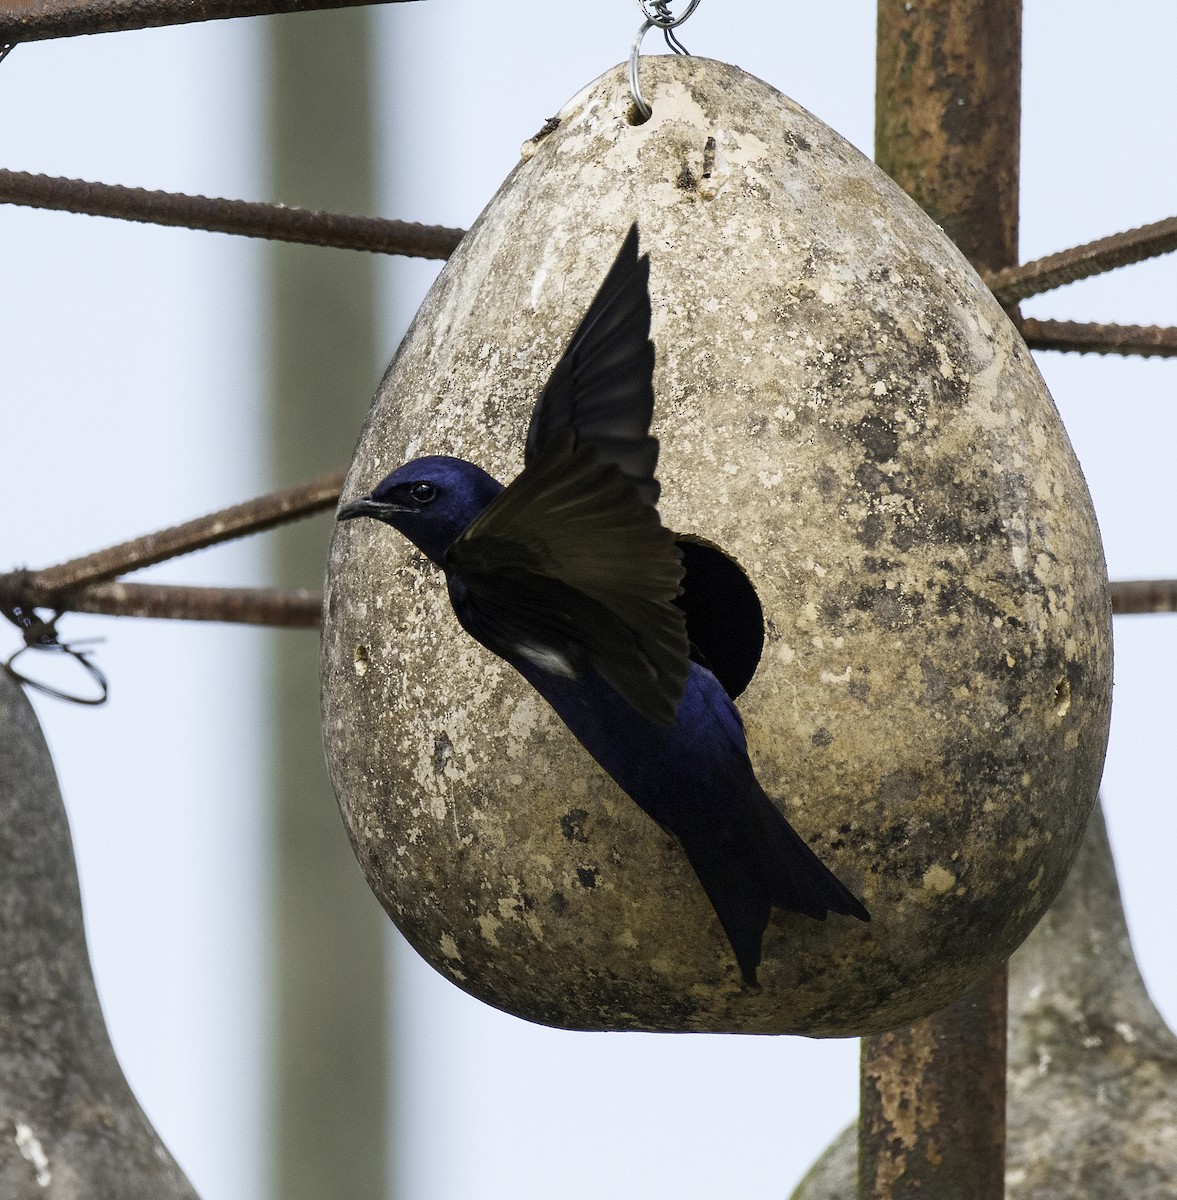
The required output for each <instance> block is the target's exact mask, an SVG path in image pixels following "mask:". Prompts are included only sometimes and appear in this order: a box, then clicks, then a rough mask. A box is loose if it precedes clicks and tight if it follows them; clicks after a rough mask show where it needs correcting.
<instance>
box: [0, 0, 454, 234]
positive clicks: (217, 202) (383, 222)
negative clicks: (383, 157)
mask: <svg viewBox="0 0 1177 1200" xmlns="http://www.w3.org/2000/svg"><path fill="white" fill-rule="evenodd" d="M0 3H3V0H0ZM0 203H4V204H20V205H24V206H26V207H29V208H46V209H52V210H56V211H58V212H73V213H85V214H88V215H90V216H95V217H115V218H118V219H119V220H122V221H140V222H145V223H148V224H153V225H172V226H181V227H183V228H185V229H204V230H208V231H210V232H213V233H235V234H240V235H243V236H245V237H259V238H270V239H274V240H278V241H285V242H300V243H302V244H304V245H310V246H332V247H334V248H336V249H342V250H370V251H372V252H373V253H376V254H403V255H407V256H409V257H413V258H448V257H449V256H450V254H452V253H453V250H454V247H455V246H457V244H458V243H459V242H460V241H461V240H462V236H463V234H464V233H465V230H463V229H452V228H449V227H447V226H444V225H419V224H416V223H414V222H411V221H393V220H388V219H385V218H382V217H353V216H347V215H345V214H343V213H329V212H319V211H316V210H313V209H308V208H288V207H286V206H285V205H283V204H262V203H258V202H256V201H252V200H223V199H219V198H216V197H210V196H187V195H184V194H182V193H179V192H159V191H148V190H147V189H146V188H133V187H123V186H121V185H119V184H112V183H91V182H88V181H86V180H84V179H63V178H60V177H57V176H52V175H32V174H29V173H28V172H26V171H8V170H3V169H0Z"/></svg>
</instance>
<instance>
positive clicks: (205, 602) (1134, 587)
mask: <svg viewBox="0 0 1177 1200" xmlns="http://www.w3.org/2000/svg"><path fill="white" fill-rule="evenodd" d="M26 577H27V576H26ZM1111 593H1112V612H1113V613H1115V614H1116V616H1134V615H1147V614H1158V613H1174V612H1177V579H1131V580H1122V581H1119V582H1116V583H1113V584H1112V585H1111ZM0 594H3V595H4V596H6V597H9V598H11V599H12V600H14V601H16V602H17V603H20V604H22V605H24V606H26V607H38V608H52V609H56V610H58V611H60V612H84V613H97V614H100V615H102V616H108V617H154V618H160V619H170V620H174V621H225V622H230V623H235V624H243V625H269V626H273V627H274V628H278V629H317V628H318V626H319V620H320V615H321V612H322V608H323V593H322V592H320V591H317V590H315V589H313V588H294V589H287V588H252V587H239V588H238V587H198V586H185V585H180V584H168V583H157V584H147V583H124V582H122V581H119V582H115V583H95V584H87V585H86V586H84V587H80V588H75V589H73V590H70V591H63V592H53V593H45V592H33V591H31V590H29V589H27V587H24V586H23V585H22V583H21V577H20V576H19V575H18V574H17V573H16V572H13V573H11V574H9V575H6V576H3V577H0Z"/></svg>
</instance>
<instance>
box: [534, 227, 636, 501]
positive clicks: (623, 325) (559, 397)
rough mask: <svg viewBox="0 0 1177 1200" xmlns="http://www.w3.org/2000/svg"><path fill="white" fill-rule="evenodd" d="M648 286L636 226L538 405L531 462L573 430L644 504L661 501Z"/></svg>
mask: <svg viewBox="0 0 1177 1200" xmlns="http://www.w3.org/2000/svg"><path fill="white" fill-rule="evenodd" d="M649 282H650V257H649V255H647V254H643V255H641V256H640V257H639V256H638V227H637V225H636V224H635V225H632V226H631V227H630V230H629V233H628V235H627V236H626V239H625V242H624V243H623V244H622V247H621V250H620V251H619V253H618V255H617V258H616V260H615V261H614V263H613V266H612V267H611V268H610V269H609V274H608V275H606V276H605V281H604V283H602V284H601V287H600V290H599V291H598V292H597V294H596V297H595V298H594V300H593V302H592V304H590V305H589V309H588V312H586V313H585V315H584V319H583V320H582V321H581V322H580V326H579V327H578V328H577V330H576V332H575V333H574V334H573V335H572V339H571V341H569V343H568V347H567V349H566V350H565V351H564V353H563V355H562V356H561V358H560V361H559V362H558V363H557V364H556V367H555V369H554V370H553V371H552V374H551V377H550V378H549V379H548V382H547V384H546V386H545V387H544V390H543V392H542V393H541V394H540V397H539V399H538V400H537V401H536V404H535V408H534V409H533V410H532V414H531V424H530V425H529V426H528V430H527V446H526V450H525V455H524V457H525V461H526V462H528V463H530V462H531V461H532V459H533V458H535V457H536V456H537V455H538V454H540V453H541V452H542V451H543V450H544V449H546V448H547V447H548V446H550V445H551V444H552V443H553V442H554V441H555V440H557V439H559V438H561V437H563V436H564V435H566V434H568V433H571V434H572V435H573V437H574V439H575V442H574V444H575V445H577V446H583V445H586V444H591V445H594V446H596V447H597V450H598V451H599V452H600V456H601V460H602V461H603V462H611V463H616V464H617V466H618V467H620V468H621V472H622V474H624V475H625V477H626V478H627V479H628V480H629V481H630V482H631V483H632V484H633V485H634V486H635V487H636V488H637V490H638V494H639V496H640V497H641V498H642V500H644V501H645V502H646V503H647V504H657V503H658V490H659V489H658V481H657V480H656V479H655V478H654V471H655V469H656V467H657V465H658V440H657V438H654V437H651V436H650V420H651V417H652V416H653V413H654V384H653V377H654V346H653V344H652V343H651V341H650V291H649Z"/></svg>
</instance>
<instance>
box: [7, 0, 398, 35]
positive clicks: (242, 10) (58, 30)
mask: <svg viewBox="0 0 1177 1200" xmlns="http://www.w3.org/2000/svg"><path fill="white" fill-rule="evenodd" d="M406 2H407V0H0V44H3V43H16V42H36V41H41V40H43V39H45V38H59V37H77V36H78V35H79V34H84V33H115V32H117V31H118V30H122V29H151V28H155V27H158V26H161V25H186V24H189V23H191V22H193V21H216V20H220V19H222V18H225V17H261V16H269V15H271V14H273V13H284V12H309V11H311V10H312V9H316V8H351V7H354V6H356V5H359V4H398V3H406Z"/></svg>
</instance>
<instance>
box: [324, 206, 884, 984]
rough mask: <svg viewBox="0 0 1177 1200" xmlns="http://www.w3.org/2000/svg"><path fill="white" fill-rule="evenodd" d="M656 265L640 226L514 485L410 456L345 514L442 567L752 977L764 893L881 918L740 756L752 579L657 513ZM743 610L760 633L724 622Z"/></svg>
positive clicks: (556, 374) (564, 364)
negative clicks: (643, 250) (689, 880)
mask: <svg viewBox="0 0 1177 1200" xmlns="http://www.w3.org/2000/svg"><path fill="white" fill-rule="evenodd" d="M649 274H650V263H649V255H640V256H639V254H638V229H637V226H636V224H635V225H634V226H633V227H632V228H631V229H630V231H629V234H628V236H627V237H626V239H625V242H624V244H623V245H622V247H621V251H620V253H619V254H618V256H617V259H616V261H615V262H614V263H613V266H612V267H611V269H610V270H609V273H608V275H607V276H606V278H605V281H604V283H603V284H602V285H601V288H600V290H599V291H598V293H597V295H596V297H595V299H594V300H593V302H592V304H591V305H590V306H589V309H588V311H587V313H586V314H585V316H584V319H583V320H582V321H581V323H580V325H579V327H578V328H577V330H576V332H575V333H574V334H573V336H572V339H571V341H570V342H569V343H568V347H567V349H566V350H565V351H564V353H563V355H562V356H561V358H560V360H559V362H558V363H557V364H556V366H555V369H554V370H553V371H552V374H551V376H550V378H549V380H548V382H547V384H546V385H545V387H544V389H543V391H542V393H541V395H540V397H539V399H538V401H537V402H536V405H535V408H534V411H533V413H532V416H531V422H530V425H529V428H528V431H527V440H526V445H525V452H524V467H523V470H522V471H521V472H520V474H519V475H517V476H516V477H515V478H514V479H513V480H512V481H511V482H510V483H509V484H508V485H507V486H506V487H504V486H503V485H502V484H501V483H499V482H498V481H497V480H495V479H493V478H492V477H491V476H490V475H488V474H487V472H486V471H484V470H482V468H481V467H478V466H475V465H474V464H473V463H469V462H465V461H464V460H462V459H458V458H450V457H446V456H440V455H439V456H431V457H427V458H418V459H415V460H413V461H412V462H409V463H406V464H405V465H404V466H402V467H398V468H397V469H396V470H395V471H393V472H392V474H391V475H389V476H387V477H386V478H385V479H383V480H382V481H381V482H380V483H378V484H377V485H376V487H375V488H373V490H372V492H371V493H370V494H369V495H366V496H360V497H358V498H356V499H354V500H351V501H349V502H348V503H345V504H344V505H343V506H342V507H341V508H340V509H339V513H338V517H339V519H340V520H348V519H351V518H354V517H373V518H375V519H376V520H379V521H383V522H384V523H386V524H388V525H391V526H392V527H393V528H394V529H397V530H399V532H400V533H402V534H404V536H405V537H407V538H408V539H409V540H410V541H411V542H413V543H414V544H415V545H416V546H417V547H418V548H419V549H420V550H421V551H423V552H424V553H425V554H426V555H427V556H428V557H429V558H430V559H431V560H432V561H433V562H434V563H436V564H437V566H439V567H440V568H441V569H442V571H443V572H444V574H445V580H446V584H447V587H448V589H449V597H450V601H451V603H452V605H453V609H454V613H455V615H456V616H457V619H458V621H459V622H460V623H461V625H462V627H463V628H464V629H465V630H466V632H467V633H469V634H470V635H471V636H472V637H474V638H475V639H476V640H477V641H479V642H481V643H482V645H484V646H485V647H486V648H487V649H489V650H491V651H493V652H494V653H495V654H497V655H499V656H500V657H501V658H503V659H505V660H506V661H507V662H508V663H510V664H511V666H512V667H514V668H515V669H516V670H517V671H518V672H519V673H520V674H521V675H522V676H523V677H524V678H525V679H526V680H527V681H528V683H530V684H531V685H532V687H534V688H535V689H536V691H537V692H539V693H540V695H541V696H543V698H544V699H545V700H546V701H547V702H548V703H549V704H550V705H551V706H552V708H553V709H555V711H556V713H557V714H558V715H559V717H560V719H561V720H562V721H563V722H564V723H565V725H567V726H568V728H569V730H571V732H572V733H573V734H574V735H575V737H576V738H577V740H578V741H579V742H580V743H581V745H582V746H584V748H585V749H586V750H587V751H588V752H589V753H590V754H591V755H592V756H593V758H595V759H596V760H597V762H598V763H599V764H600V765H601V766H602V767H603V768H604V769H605V770H606V771H607V772H608V773H609V775H611V776H612V778H613V779H614V780H615V781H616V782H617V783H618V785H619V786H620V787H621V788H622V790H623V791H625V792H626V793H627V795H629V796H630V797H631V798H632V799H633V800H634V802H635V803H636V804H637V805H638V806H639V807H640V808H641V809H642V810H643V811H644V812H645V813H647V814H648V815H649V816H651V817H652V818H653V819H654V820H655V821H657V822H658V824H659V825H661V826H662V827H663V828H664V829H666V830H667V831H669V832H670V833H672V834H673V835H674V836H675V837H676V838H677V839H678V841H679V842H680V844H681V845H682V848H683V851H684V853H685V854H686V856H687V859H688V861H689V862H690V864H691V866H692V867H693V868H694V871H695V874H696V875H697V876H698V878H699V882H700V883H701V884H702V886H703V889H704V891H705V892H706V893H707V896H708V898H709V899H710V901H711V904H712V906H713V907H714V909H715V912H716V915H717V916H718V918H719V922H720V925H721V926H722V928H723V931H724V933H725V934H726V935H727V939H728V941H729V942H730V943H731V946H732V949H733V950H734V952H735V957H736V962H737V963H738V965H739V968H740V972H741V974H742V976H743V978H744V980H745V982H746V983H748V984H749V985H752V986H755V985H756V969H757V967H758V965H759V963H760V958H761V943H762V940H763V936H764V931H765V929H766V928H767V925H768V921H769V917H770V915H771V911H772V909H774V908H779V909H784V910H786V911H789V912H798V913H803V914H805V915H806V916H808V917H813V918H815V919H817V920H824V919H825V917H826V915H827V914H828V913H839V914H843V915H847V916H853V917H857V918H858V919H859V920H862V921H868V920H869V919H870V917H869V914H868V913H867V910H866V908H865V907H864V906H863V905H862V903H861V902H860V901H859V900H858V899H857V898H856V897H855V896H854V895H853V894H852V893H851V892H850V891H849V890H848V889H847V888H846V887H845V886H844V885H843V884H842V883H841V882H840V881H839V880H838V879H837V878H836V877H835V876H834V875H833V873H832V872H831V871H830V870H829V869H828V868H827V867H826V866H825V864H824V863H822V861H821V860H820V859H819V858H818V857H817V855H816V854H814V852H813V851H812V850H811V849H810V848H809V847H808V846H807V845H806V844H805V842H804V841H803V840H802V838H801V837H800V836H799V835H798V834H797V832H796V831H795V830H794V829H793V827H792V826H791V825H790V824H789V822H788V821H787V820H785V818H784V816H783V815H782V814H781V812H780V811H779V809H778V808H777V807H776V806H775V805H774V804H773V802H772V801H771V800H770V799H769V798H768V796H767V795H766V794H765V792H764V790H763V788H761V786H760V784H759V783H758V782H757V780H756V776H755V774H754V772H753V769H752V764H751V763H750V761H749V759H748V749H747V744H746V742H745V738H744V727H743V723H742V722H741V720H740V715H739V713H738V712H737V710H736V707H735V705H734V704H733V703H732V697H733V696H734V695H736V694H738V692H739V691H740V690H742V688H743V686H744V685H745V684H746V683H747V682H748V679H749V678H750V676H751V672H752V670H754V669H755V661H756V659H757V658H758V657H759V652H760V646H761V638H762V626H761V625H759V624H757V623H758V622H759V621H760V609H759V602H758V601H757V600H756V598H755V592H754V591H753V590H752V588H751V585H750V583H748V581H747V578H746V576H744V575H743V573H742V572H741V571H740V570H739V568H738V567H736V566H735V565H734V564H733V563H732V562H731V560H730V559H728V558H727V557H726V556H725V555H723V554H722V553H721V552H719V551H718V550H716V549H715V548H713V547H711V546H710V545H709V544H708V543H706V542H703V541H702V540H701V539H696V538H689V537H682V538H676V537H675V535H674V534H672V533H671V532H670V531H669V530H667V529H665V528H664V527H663V525H662V524H661V521H660V520H659V516H658V510H657V501H658V497H659V484H658V481H657V480H656V478H655V476H654V471H655V468H656V466H657V461H658V442H657V440H656V439H655V438H654V437H652V436H651V435H650V421H651V418H652V416H653V410H654V389H653V372H654V346H653V343H652V342H651V341H650V297H649ZM684 558H685V560H686V562H687V564H688V570H687V573H686V579H685V583H684V565H683V564H684ZM729 601H730V605H729ZM729 607H730V609H731V611H730V612H729V611H727V610H728V609H729ZM729 616H731V617H734V618H735V621H734V622H729V621H728V620H727V617H729ZM736 625H738V626H739V627H741V628H744V629H747V628H753V627H754V629H755V633H754V635H753V636H751V637H749V636H742V637H735V636H729V633H730V630H731V629H732V628H734V627H735V626H736Z"/></svg>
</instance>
